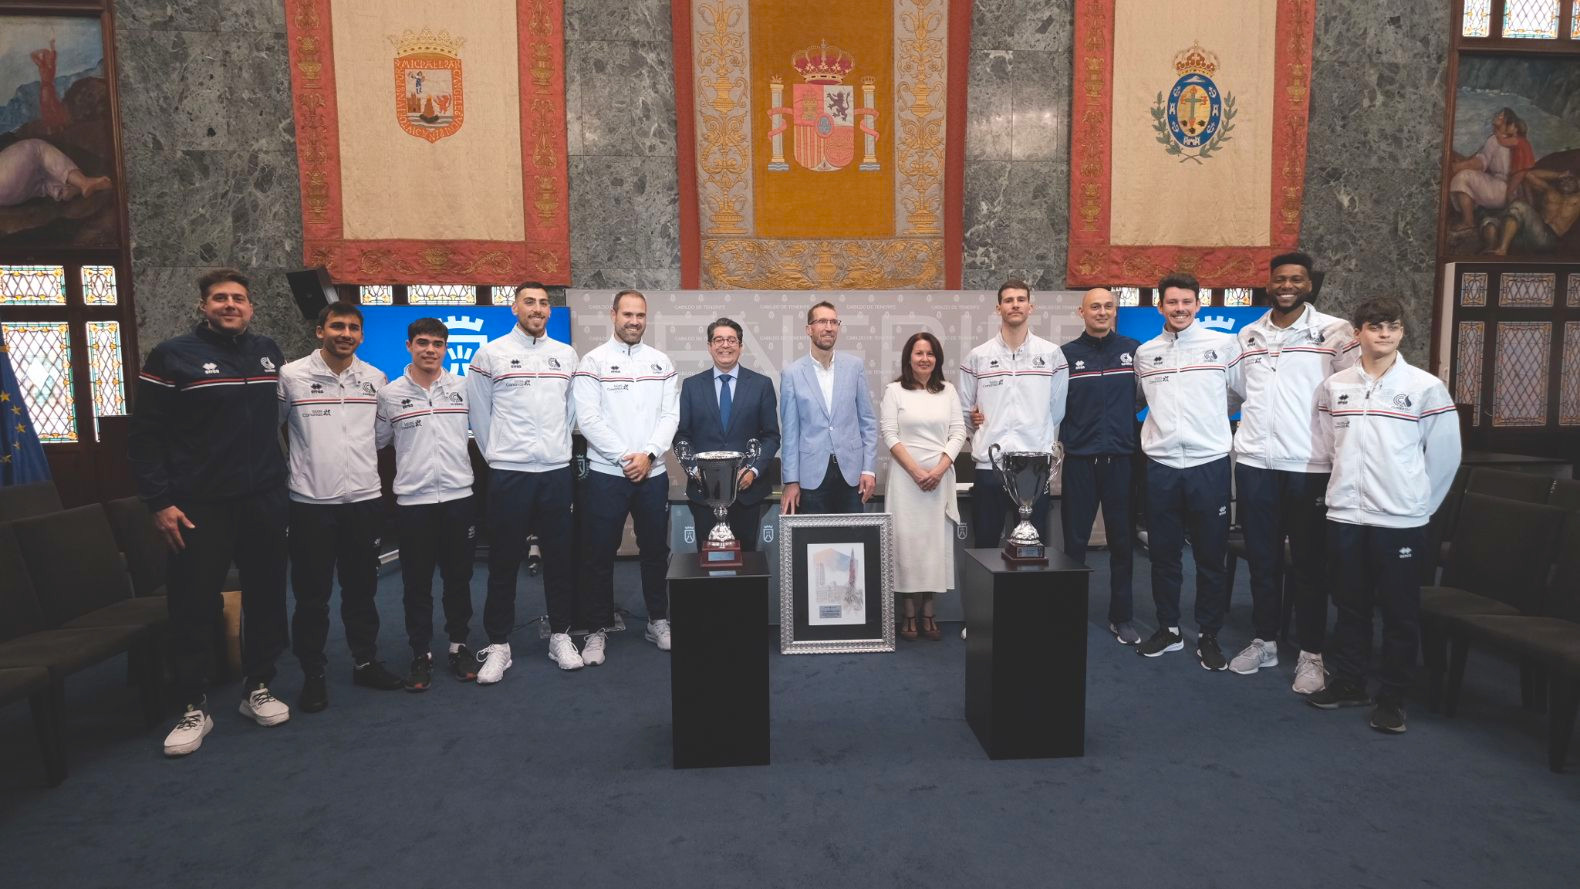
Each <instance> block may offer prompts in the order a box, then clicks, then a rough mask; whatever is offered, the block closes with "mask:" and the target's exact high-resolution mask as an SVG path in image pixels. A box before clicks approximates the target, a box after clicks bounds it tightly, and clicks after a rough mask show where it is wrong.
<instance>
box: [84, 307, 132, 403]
mask: <svg viewBox="0 0 1580 889" xmlns="http://www.w3.org/2000/svg"><path fill="white" fill-rule="evenodd" d="M121 368H122V365H121V322H119V321H89V322H88V378H89V381H90V384H91V387H92V389H93V416H94V417H117V416H120V415H121V414H124V413H126V380H125V377H124V376H123V374H122V370H121Z"/></svg>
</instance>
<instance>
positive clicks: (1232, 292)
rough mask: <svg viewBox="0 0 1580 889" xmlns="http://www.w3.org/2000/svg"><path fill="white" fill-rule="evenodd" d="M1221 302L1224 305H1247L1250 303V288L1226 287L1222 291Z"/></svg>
mask: <svg viewBox="0 0 1580 889" xmlns="http://www.w3.org/2000/svg"><path fill="white" fill-rule="evenodd" d="M1223 304H1224V305H1226V306H1248V305H1250V304H1251V288H1249V287H1226V288H1224V291H1223Z"/></svg>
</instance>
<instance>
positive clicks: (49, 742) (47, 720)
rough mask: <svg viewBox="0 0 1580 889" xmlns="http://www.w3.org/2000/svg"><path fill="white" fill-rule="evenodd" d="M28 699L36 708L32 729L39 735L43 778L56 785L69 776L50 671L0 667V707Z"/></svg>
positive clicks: (36, 668) (41, 668) (50, 784)
mask: <svg viewBox="0 0 1580 889" xmlns="http://www.w3.org/2000/svg"><path fill="white" fill-rule="evenodd" d="M23 698H27V699H28V702H29V703H30V704H32V707H33V730H34V732H36V733H37V734H38V748H39V752H40V753H41V754H42V755H43V758H44V778H45V780H47V781H48V782H49V786H51V787H54V786H55V785H57V784H59V783H60V782H61V781H62V780H64V779H65V777H66V764H65V761H64V760H63V759H62V758H61V755H60V753H61V745H60V741H59V740H58V739H59V735H60V723H59V714H58V713H56V712H55V707H54V705H53V702H52V701H51V700H50V694H49V671H48V670H46V669H44V668H43V667H6V668H3V669H0V707H3V706H5V705H6V704H9V703H11V702H12V701H20V700H22V699H23Z"/></svg>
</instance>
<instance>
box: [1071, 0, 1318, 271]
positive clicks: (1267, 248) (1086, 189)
mask: <svg viewBox="0 0 1580 889" xmlns="http://www.w3.org/2000/svg"><path fill="white" fill-rule="evenodd" d="M1277 2H1278V21H1277V23H1276V25H1275V36H1274V40H1275V42H1276V45H1277V53H1276V55H1277V58H1278V59H1279V61H1278V64H1277V67H1276V68H1275V71H1274V79H1273V89H1274V103H1273V133H1272V145H1271V150H1272V153H1273V154H1272V157H1273V169H1272V176H1271V181H1270V182H1269V186H1268V187H1269V188H1270V190H1271V197H1272V200H1271V219H1270V228H1269V232H1270V237H1269V239H1268V240H1269V243H1267V244H1253V245H1244V246H1234V247H1198V246H1188V245H1177V244H1158V245H1153V246H1147V247H1137V246H1121V245H1115V244H1113V243H1111V242H1110V240H1109V239H1110V226H1111V224H1112V215H1111V213H1112V185H1113V175H1112V174H1113V162H1112V144H1111V142H1112V119H1111V117H1112V114H1113V95H1114V91H1113V86H1114V76H1113V52H1114V0H1076V4H1075V50H1076V51H1075V66H1076V67H1075V83H1074V97H1073V100H1072V107H1071V120H1072V121H1073V123H1072V132H1074V133H1076V134H1077V136H1076V137H1075V138H1074V139H1072V140H1071V144H1070V251H1069V264H1068V265H1069V267H1068V272H1067V274H1066V280H1067V283H1068V285H1069V286H1071V287H1094V286H1110V285H1113V286H1119V285H1124V286H1137V287H1151V286H1155V285H1156V283H1157V280H1158V278H1160V277H1161V276H1162V275H1164V274H1167V273H1168V272H1171V271H1176V270H1178V271H1186V272H1190V273H1192V274H1194V275H1195V276H1196V277H1197V278H1198V279H1199V280H1200V281H1201V283H1202V286H1204V287H1246V286H1255V285H1259V284H1261V283H1263V282H1265V280H1266V278H1267V263H1268V262H1269V261H1270V260H1271V259H1272V258H1273V256H1275V255H1276V254H1278V253H1281V252H1283V251H1285V250H1290V249H1293V248H1295V247H1296V246H1298V245H1299V243H1300V215H1301V212H1300V211H1301V204H1302V201H1303V199H1304V195H1305V181H1306V122H1307V120H1308V115H1307V109H1308V106H1309V102H1310V97H1311V40H1312V33H1313V30H1314V28H1315V24H1316V5H1315V3H1313V2H1312V0H1277Z"/></svg>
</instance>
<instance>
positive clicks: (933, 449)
mask: <svg viewBox="0 0 1580 889" xmlns="http://www.w3.org/2000/svg"><path fill="white" fill-rule="evenodd" d="M943 363H944V350H943V347H942V346H940V345H939V344H938V338H937V337H935V336H933V335H932V334H930V333H926V332H923V333H917V334H913V335H912V336H911V338H910V339H908V340H906V341H905V349H904V350H903V351H901V352H900V378H899V379H898V380H895V381H894V382H892V383H890V384H889V385H888V386H887V387H886V388H884V390H883V403H882V406H881V407H880V408H879V410H878V431H879V433H880V434H881V435H882V436H883V446H884V447H886V448H888V449H889V454H890V455H891V456H892V457H893V458H894V465H893V466H891V467H890V468H889V482H888V487H887V488H885V489H884V494H883V496H884V503H885V506H886V508H887V509H888V511H889V512H890V513H892V514H893V515H894V590H895V592H897V593H899V594H900V598H901V602H902V606H901V607H902V609H903V611H902V618H903V619H902V621H901V623H900V638H902V639H915V638H916V637H917V636H918V635H922V636H926V637H927V638H928V639H931V640H933V641H934V642H936V641H938V640H939V639H941V638H943V635H942V633H940V632H939V630H938V624H937V623H936V622H935V621H934V620H933V596H934V595H935V594H937V593H941V592H943V591H945V590H947V589H949V588H950V587H951V586H953V585H954V579H955V543H954V528H955V525H956V524H958V523H959V521H960V509H959V507H958V506H957V505H956V503H955V456H956V455H957V454H959V453H960V447H961V445H963V444H964V443H965V440H966V424H965V417H963V416H962V415H961V413H960V396H958V395H956V394H955V387H954V386H951V385H950V384H948V383H947V382H945V381H944V373H943ZM917 600H921V601H920V604H921V614H920V616H919V617H918V615H917V604H918V603H917ZM918 620H920V624H918Z"/></svg>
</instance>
